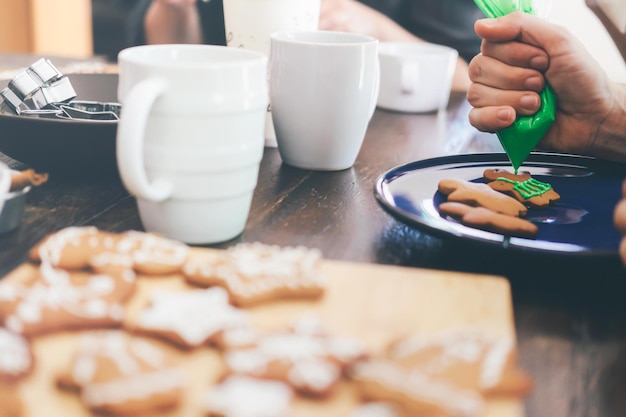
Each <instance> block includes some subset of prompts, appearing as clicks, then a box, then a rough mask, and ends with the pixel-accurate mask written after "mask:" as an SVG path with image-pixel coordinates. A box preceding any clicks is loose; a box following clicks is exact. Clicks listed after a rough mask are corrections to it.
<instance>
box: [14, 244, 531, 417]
mask: <svg viewBox="0 0 626 417" xmlns="http://www.w3.org/2000/svg"><path fill="white" fill-rule="evenodd" d="M206 250H211V249H193V251H195V252H194V255H197V254H199V253H201V251H206ZM29 268H33V266H32V265H22V266H21V267H20V268H18V269H16V270H15V271H13V272H12V273H11V274H10V275H8V276H7V277H6V278H5V279H9V280H12V279H19V278H20V277H21V276H24V274H25V273H26V272H27V271H28V269H29ZM323 271H324V273H325V274H326V276H327V278H328V290H327V292H326V294H325V295H324V297H323V298H322V299H320V300H317V301H301V300H300V301H280V302H276V303H271V304H264V305H259V306H256V307H253V308H248V309H247V310H248V311H249V312H250V313H251V315H252V318H253V320H254V322H255V323H256V324H257V325H258V326H259V327H261V328H262V329H267V330H271V329H280V328H284V327H285V326H287V325H289V324H291V323H293V322H294V320H295V319H297V318H298V317H300V315H302V314H305V313H310V312H315V313H317V314H318V315H319V316H320V317H321V318H322V319H323V321H324V322H325V324H326V327H327V329H328V330H329V332H330V333H331V334H333V335H337V336H350V337H356V338H359V339H360V340H362V341H363V343H364V344H365V346H366V347H369V348H370V349H371V350H372V351H374V352H377V351H380V350H381V349H383V348H384V347H385V346H386V344H387V343H388V342H390V341H391V340H393V339H395V338H396V337H398V336H402V335H407V334H413V333H432V332H437V331H439V330H443V329H447V328H450V327H459V326H461V327H462V326H473V327H477V328H483V329H489V330H490V331H492V332H494V333H496V334H499V335H502V337H515V329H514V324H513V323H514V322H513V310H512V304H511V293H510V287H509V284H508V281H506V280H505V279H504V278H500V277H494V276H486V275H474V274H463V273H454V272H446V271H435V270H426V269H416V268H406V267H397V266H385V265H374V264H364V263H359V264H357V263H347V262H337V261H325V262H324V265H323ZM157 288H159V289H161V288H170V289H172V290H181V289H188V288H190V287H188V286H187V284H185V283H184V281H183V280H182V278H181V277H180V276H168V277H140V278H139V287H138V291H137V293H136V294H135V296H134V297H133V299H131V301H130V304H129V315H130V317H131V318H132V317H133V316H134V315H135V314H136V313H137V311H139V310H140V309H141V308H143V306H145V304H146V303H147V300H148V294H149V293H150V291H152V290H154V289H157ZM76 339H77V333H72V332H65V333H57V334H52V335H48V336H41V337H38V338H35V339H34V340H33V350H34V353H35V357H36V368H35V371H34V372H33V373H32V374H31V375H30V376H29V377H28V378H27V379H26V380H24V381H23V382H22V384H21V385H20V395H21V396H22V399H23V402H24V404H25V408H26V413H25V416H26V417H38V416H44V415H57V416H89V415H90V414H89V412H88V411H87V410H86V409H85V408H84V407H83V406H82V405H81V403H80V401H79V400H78V397H77V395H76V394H74V393H70V392H66V391H62V390H59V389H58V388H57V387H56V386H55V383H54V381H55V378H56V376H57V375H58V374H59V373H60V372H61V371H62V370H64V369H67V367H68V364H69V361H70V356H71V354H72V352H73V351H74V347H75V343H76ZM157 343H159V344H160V345H161V346H163V347H165V348H166V349H168V350H169V351H171V352H172V355H174V356H175V357H176V358H177V359H178V360H179V361H180V362H181V363H182V366H183V368H184V370H185V372H186V374H187V378H188V382H189V383H190V388H189V389H188V390H187V391H186V393H185V398H184V401H183V403H182V405H181V406H180V407H179V408H177V409H176V410H173V411H169V412H167V413H162V414H158V415H159V416H185V417H193V416H204V415H205V413H203V412H202V409H201V405H202V402H203V398H204V395H205V393H206V392H208V390H209V389H210V386H211V384H212V383H214V381H216V380H217V378H218V376H219V375H220V373H221V371H222V370H223V365H222V362H221V359H220V356H219V354H218V352H217V351H216V350H214V349H213V348H210V347H206V348H200V349H196V350H194V351H191V352H183V351H180V350H178V349H177V348H174V347H172V346H170V345H168V344H166V343H164V342H157ZM357 404H358V398H357V396H356V394H355V392H354V391H353V389H352V387H351V386H350V385H349V383H347V382H342V385H340V387H339V389H338V391H337V392H336V393H335V394H334V395H333V396H332V398H330V399H329V400H327V401H323V402H322V401H315V400H310V399H300V398H297V399H296V400H295V401H294V404H293V408H294V413H293V416H295V417H308V416H324V417H346V416H348V414H349V413H350V411H351V410H352V409H354V408H355V406H356V405H357ZM523 415H524V412H523V406H522V401H519V400H498V401H491V402H489V403H488V405H487V410H486V413H485V417H492V416H493V417H496V416H497V417H523Z"/></svg>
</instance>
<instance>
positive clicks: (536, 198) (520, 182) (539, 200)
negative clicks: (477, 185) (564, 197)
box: [483, 169, 561, 208]
mask: <svg viewBox="0 0 626 417" xmlns="http://www.w3.org/2000/svg"><path fill="white" fill-rule="evenodd" d="M483 178H484V179H485V180H486V181H487V185H489V187H491V188H493V189H494V190H496V191H499V192H502V193H505V194H508V195H510V196H513V197H515V198H516V199H517V200H518V201H519V202H521V203H524V204H528V205H530V206H532V207H538V208H543V207H547V206H549V205H550V204H552V203H554V202H556V201H558V200H559V199H560V198H561V196H560V195H559V194H558V193H557V192H556V191H554V189H553V188H552V186H551V185H550V184H548V183H545V182H541V181H538V180H536V179H534V178H532V177H531V175H530V172H520V173H518V174H517V175H516V174H513V173H511V172H509V171H507V170H505V169H487V170H485V172H484V173H483Z"/></svg>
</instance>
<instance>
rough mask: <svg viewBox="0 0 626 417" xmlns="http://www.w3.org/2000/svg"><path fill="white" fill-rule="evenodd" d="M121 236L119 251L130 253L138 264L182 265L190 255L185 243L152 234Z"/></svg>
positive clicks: (134, 233) (130, 233)
mask: <svg viewBox="0 0 626 417" xmlns="http://www.w3.org/2000/svg"><path fill="white" fill-rule="evenodd" d="M121 236H122V238H121V239H120V241H119V242H118V243H117V250H118V251H119V252H121V253H129V254H130V255H131V256H132V257H133V260H134V261H135V262H136V263H142V264H146V263H152V262H156V263H158V264H161V265H182V264H183V263H184V262H185V260H186V259H187V256H188V255H189V247H188V246H187V245H185V244H184V243H181V242H178V241H175V240H170V239H166V238H163V237H160V236H156V235H152V234H150V233H143V232H137V231H129V232H126V233H124V234H123V235H121Z"/></svg>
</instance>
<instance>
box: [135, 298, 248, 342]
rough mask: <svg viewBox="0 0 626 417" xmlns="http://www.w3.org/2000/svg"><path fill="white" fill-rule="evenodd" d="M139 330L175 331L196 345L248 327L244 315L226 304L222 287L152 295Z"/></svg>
mask: <svg viewBox="0 0 626 417" xmlns="http://www.w3.org/2000/svg"><path fill="white" fill-rule="evenodd" d="M138 324H139V326H140V327H141V328H143V329H152V330H167V331H172V332H175V333H176V334H177V335H178V336H180V337H181V338H182V339H183V340H184V341H185V342H186V343H188V344H189V345H191V346H198V345H200V344H201V343H203V342H205V341H206V340H207V339H209V338H210V337H212V336H214V335H216V334H217V333H218V332H220V331H222V330H225V329H228V328H237V327H242V326H246V325H248V316H247V314H246V313H245V312H243V311H242V310H239V309H237V308H235V307H233V306H231V305H230V304H229V303H228V294H227V293H226V290H224V289H223V288H219V287H215V288H209V289H206V290H192V291H184V292H179V293H172V292H167V293H155V294H153V296H152V305H151V306H150V307H149V308H148V309H146V310H144V311H143V312H142V313H141V314H140V316H139V319H138Z"/></svg>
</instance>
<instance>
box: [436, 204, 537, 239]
mask: <svg viewBox="0 0 626 417" xmlns="http://www.w3.org/2000/svg"><path fill="white" fill-rule="evenodd" d="M439 214H441V215H442V216H450V217H452V218H454V219H456V220H458V221H460V222H461V223H462V224H464V225H466V226H469V227H473V228H476V229H480V230H485V231H488V232H494V233H499V234H502V235H505V236H519V237H525V238H534V237H535V236H536V235H537V233H538V231H539V228H538V227H537V225H536V224H535V223H533V222H530V221H528V220H525V219H521V218H519V217H513V216H507V215H506V214H502V213H497V212H495V211H492V210H489V209H486V208H484V207H472V206H468V205H467V204H463V203H455V202H445V203H441V204H440V205H439Z"/></svg>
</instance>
